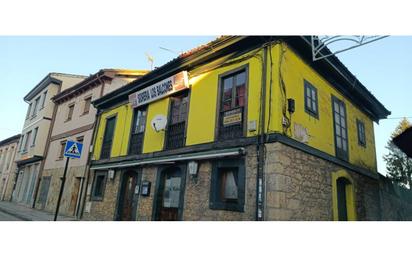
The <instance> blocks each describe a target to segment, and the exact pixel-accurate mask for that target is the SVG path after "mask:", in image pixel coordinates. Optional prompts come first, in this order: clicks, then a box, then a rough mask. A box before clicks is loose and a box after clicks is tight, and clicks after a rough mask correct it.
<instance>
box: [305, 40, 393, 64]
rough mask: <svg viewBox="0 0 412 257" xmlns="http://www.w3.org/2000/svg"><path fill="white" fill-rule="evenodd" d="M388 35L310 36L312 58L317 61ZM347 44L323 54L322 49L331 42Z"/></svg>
mask: <svg viewBox="0 0 412 257" xmlns="http://www.w3.org/2000/svg"><path fill="white" fill-rule="evenodd" d="M385 37H388V36H311V44H312V59H313V61H318V60H321V59H324V58H327V57H329V56H332V55H335V54H338V53H342V52H344V51H348V50H350V49H353V48H356V47H359V46H363V45H366V44H369V43H372V42H374V41H377V40H380V39H382V38H385ZM340 43H343V44H347V46H343V47H342V48H341V49H340V50H337V51H335V52H332V53H331V54H323V53H322V50H323V49H324V48H326V47H327V46H329V45H332V44H340Z"/></svg>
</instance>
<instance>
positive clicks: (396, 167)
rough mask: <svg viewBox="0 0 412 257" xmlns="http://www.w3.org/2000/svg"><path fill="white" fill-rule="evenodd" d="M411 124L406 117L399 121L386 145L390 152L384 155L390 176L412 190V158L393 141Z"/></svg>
mask: <svg viewBox="0 0 412 257" xmlns="http://www.w3.org/2000/svg"><path fill="white" fill-rule="evenodd" d="M411 126H412V124H411V123H410V122H409V121H408V120H407V119H405V118H404V119H403V120H402V121H401V122H400V123H399V125H398V126H397V127H396V129H395V131H394V132H393V133H392V135H391V139H390V140H389V142H388V144H387V146H386V149H388V150H389V153H388V154H386V155H384V156H383V159H384V160H385V162H386V169H387V171H388V178H389V179H391V180H392V181H393V182H395V183H396V184H398V185H400V186H401V187H404V188H408V189H409V190H412V159H411V158H409V157H408V156H407V155H406V154H405V153H404V152H402V151H401V150H400V149H399V148H398V147H397V146H396V145H395V144H394V143H393V142H392V139H393V138H394V137H396V136H397V135H399V134H401V133H402V132H403V131H405V129H407V128H408V127H411Z"/></svg>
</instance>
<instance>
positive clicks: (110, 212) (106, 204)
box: [82, 171, 121, 220]
mask: <svg viewBox="0 0 412 257" xmlns="http://www.w3.org/2000/svg"><path fill="white" fill-rule="evenodd" d="M90 173H91V174H90V181H89V184H88V186H87V188H88V189H87V195H86V206H87V205H88V204H90V212H87V211H84V212H83V218H82V219H83V220H114V218H115V210H116V206H117V196H118V192H119V189H120V178H121V173H120V172H115V176H114V179H113V180H110V179H109V178H107V181H106V187H105V191H104V196H103V200H102V201H91V198H90V193H91V188H92V185H93V179H94V172H93V171H91V172H90ZM89 188H90V189H89ZM86 209H87V208H86V207H85V210H86Z"/></svg>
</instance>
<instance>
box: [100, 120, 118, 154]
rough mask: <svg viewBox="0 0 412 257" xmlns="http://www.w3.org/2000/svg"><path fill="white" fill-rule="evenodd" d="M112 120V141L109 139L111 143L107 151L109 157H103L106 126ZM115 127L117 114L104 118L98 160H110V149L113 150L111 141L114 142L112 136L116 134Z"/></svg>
mask: <svg viewBox="0 0 412 257" xmlns="http://www.w3.org/2000/svg"><path fill="white" fill-rule="evenodd" d="M112 119H113V120H114V125H113V135H112V139H111V143H110V150H108V152H109V156H105V155H103V151H104V144H105V139H106V131H107V124H108V121H109V120H112ZM116 125H117V113H116V114H115V115H112V116H109V117H106V124H105V127H104V132H103V140H102V147H101V149H100V159H110V157H111V153H112V148H113V141H114V136H115V132H116Z"/></svg>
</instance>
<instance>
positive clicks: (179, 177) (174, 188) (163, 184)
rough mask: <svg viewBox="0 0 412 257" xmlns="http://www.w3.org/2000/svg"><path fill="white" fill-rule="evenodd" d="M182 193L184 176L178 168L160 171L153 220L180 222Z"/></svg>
mask: <svg viewBox="0 0 412 257" xmlns="http://www.w3.org/2000/svg"><path fill="white" fill-rule="evenodd" d="M183 192H184V176H183V172H182V170H181V169H180V168H179V167H169V168H166V169H164V170H163V171H161V173H160V177H159V182H158V190H157V195H156V199H157V200H156V212H155V220H163V221H175V220H180V217H181V213H182V207H183V206H182V202H183Z"/></svg>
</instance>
